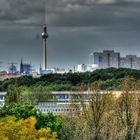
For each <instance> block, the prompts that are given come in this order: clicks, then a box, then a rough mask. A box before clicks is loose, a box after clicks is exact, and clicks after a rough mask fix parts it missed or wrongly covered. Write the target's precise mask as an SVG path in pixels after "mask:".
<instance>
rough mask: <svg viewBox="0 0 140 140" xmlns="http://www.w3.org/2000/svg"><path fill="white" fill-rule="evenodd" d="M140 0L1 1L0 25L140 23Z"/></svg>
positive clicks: (107, 24)
mask: <svg viewBox="0 0 140 140" xmlns="http://www.w3.org/2000/svg"><path fill="white" fill-rule="evenodd" d="M139 7H140V0H133V1H132V0H1V1H0V20H1V23H7V24H9V23H11V24H13V23H14V24H17V25H33V26H34V25H40V24H42V22H44V20H45V16H46V22H47V23H48V24H49V25H50V26H114V25H119V26H120V25H124V24H126V25H130V26H131V24H135V22H140V21H139V18H138V17H139V14H140V10H139Z"/></svg>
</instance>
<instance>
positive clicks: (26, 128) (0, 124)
mask: <svg viewBox="0 0 140 140" xmlns="http://www.w3.org/2000/svg"><path fill="white" fill-rule="evenodd" d="M35 124H36V119H35V118H34V117H30V118H27V119H25V120H23V119H20V120H17V119H16V117H14V116H8V117H6V118H1V119H0V139H1V140H31V139H32V140H41V139H44V140H45V139H47V140H56V137H57V135H56V133H55V132H51V129H49V128H46V129H45V128H42V129H40V130H36V129H35Z"/></svg>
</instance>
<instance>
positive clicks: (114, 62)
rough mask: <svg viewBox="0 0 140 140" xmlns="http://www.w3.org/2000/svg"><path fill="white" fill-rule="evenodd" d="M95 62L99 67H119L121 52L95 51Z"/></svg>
mask: <svg viewBox="0 0 140 140" xmlns="http://www.w3.org/2000/svg"><path fill="white" fill-rule="evenodd" d="M93 63H94V64H96V65H98V68H99V69H104V68H110V67H114V68H119V67H120V53H118V52H114V51H113V50H105V51H103V52H94V53H93Z"/></svg>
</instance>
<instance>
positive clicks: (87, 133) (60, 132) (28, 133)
mask: <svg viewBox="0 0 140 140" xmlns="http://www.w3.org/2000/svg"><path fill="white" fill-rule="evenodd" d="M89 86H90V89H91V91H93V92H94V93H95V94H93V95H92V96H90V98H91V100H90V102H88V103H87V102H86V101H84V100H80V101H79V104H77V103H76V104H74V103H73V102H71V103H70V104H69V105H74V106H76V105H78V106H80V107H81V110H80V111H78V112H77V113H76V114H75V115H74V116H73V115H68V116H64V115H63V114H61V115H60V116H54V115H53V114H51V113H48V114H42V113H41V112H39V111H38V110H37V109H35V108H34V106H33V105H32V104H30V103H32V99H33V101H34V100H36V99H38V98H39V100H41V97H42V98H46V100H47V98H48V96H51V94H50V93H49V91H48V89H47V88H44V87H42V86H41V87H37V88H36V93H35V92H34V91H35V89H33V92H31V93H30V92H29V91H27V93H28V94H27V93H26V92H25V91H26V90H25V87H18V86H15V85H11V86H10V87H9V88H8V91H7V95H6V97H5V99H6V102H5V106H4V107H3V108H0V139H1V140H30V139H33V140H46V139H47V140H56V139H58V140H78V139H79V140H139V139H140V133H139V132H140V117H139V116H140V80H137V81H136V80H135V79H134V78H132V77H129V76H127V77H125V78H123V80H122V81H121V83H120V89H121V91H122V94H120V95H119V96H116V95H114V94H113V93H112V92H111V91H107V94H100V90H101V85H100V82H99V81H95V82H94V83H92V84H90V85H89ZM79 87H80V89H79V90H81V91H82V90H83V88H85V87H84V84H82V85H81V86H79ZM23 91H24V92H23ZM39 92H40V93H41V95H40V96H39V95H38V94H40V93H39ZM33 93H34V94H33ZM37 93H38V94H37ZM30 94H31V96H30ZM27 95H29V96H27ZM33 95H35V96H34V98H31V97H32V96H33ZM74 96H77V97H78V98H79V97H80V96H79V95H74ZM79 99H80V98H79ZM81 99H82V97H81Z"/></svg>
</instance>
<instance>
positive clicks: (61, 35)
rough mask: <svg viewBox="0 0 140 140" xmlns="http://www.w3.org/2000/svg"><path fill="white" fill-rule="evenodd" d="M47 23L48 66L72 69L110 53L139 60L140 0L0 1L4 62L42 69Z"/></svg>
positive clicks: (0, 46)
mask: <svg viewBox="0 0 140 140" xmlns="http://www.w3.org/2000/svg"><path fill="white" fill-rule="evenodd" d="M44 23H47V26H48V33H49V38H48V64H49V66H50V67H62V68H73V66H74V65H77V64H80V63H88V55H89V53H91V52H93V51H103V50H109V49H111V50H113V49H114V50H115V51H119V52H121V55H123V56H124V55H126V54H137V55H139V56H140V0H0V60H1V61H3V62H4V63H5V64H6V63H9V62H17V63H20V59H21V58H23V61H24V62H28V63H30V62H31V63H33V64H34V65H35V67H38V66H39V65H40V64H41V63H42V39H41V36H40V35H41V32H42V25H43V24H44Z"/></svg>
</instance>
